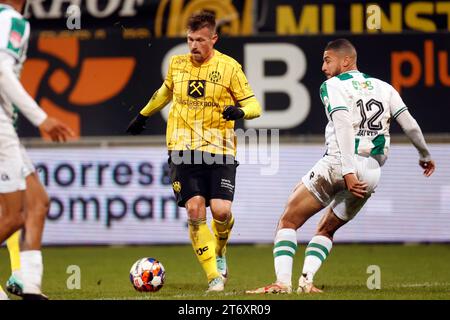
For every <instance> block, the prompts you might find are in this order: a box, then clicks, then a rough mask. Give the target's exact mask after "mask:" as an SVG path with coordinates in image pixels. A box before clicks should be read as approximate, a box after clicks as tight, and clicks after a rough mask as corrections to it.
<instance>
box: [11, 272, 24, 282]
mask: <svg viewBox="0 0 450 320" xmlns="http://www.w3.org/2000/svg"><path fill="white" fill-rule="evenodd" d="M12 275H13V276H14V278H16V280H18V281H20V282H22V283H23V278H22V272H21V271H20V269H17V270H14V271H13V272H12Z"/></svg>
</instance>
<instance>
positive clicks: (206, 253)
mask: <svg viewBox="0 0 450 320" xmlns="http://www.w3.org/2000/svg"><path fill="white" fill-rule="evenodd" d="M188 224H189V235H190V238H191V242H192V248H193V249H194V252H195V255H196V256H197V258H198V261H199V262H200V264H201V266H202V268H203V270H204V271H205V273H206V277H207V278H208V283H209V288H208V291H223V288H224V287H223V279H222V277H221V276H220V274H219V272H217V263H216V254H215V245H214V238H213V235H212V234H211V231H210V230H209V228H208V225H207V224H206V218H205V219H197V220H193V219H189V221H188Z"/></svg>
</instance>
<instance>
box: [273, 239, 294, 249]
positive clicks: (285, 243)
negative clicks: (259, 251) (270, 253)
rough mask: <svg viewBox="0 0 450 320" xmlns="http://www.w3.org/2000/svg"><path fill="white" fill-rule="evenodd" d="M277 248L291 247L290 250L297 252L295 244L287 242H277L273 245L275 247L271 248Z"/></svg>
mask: <svg viewBox="0 0 450 320" xmlns="http://www.w3.org/2000/svg"><path fill="white" fill-rule="evenodd" d="M279 247H291V248H292V249H294V250H297V244H296V243H294V242H292V241H287V240H283V241H278V242H277V243H275V246H274V247H273V248H274V249H275V248H279Z"/></svg>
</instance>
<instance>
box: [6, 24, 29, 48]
mask: <svg viewBox="0 0 450 320" xmlns="http://www.w3.org/2000/svg"><path fill="white" fill-rule="evenodd" d="M26 26H27V21H26V20H25V19H19V18H12V19H11V31H10V33H9V41H8V49H9V50H11V51H12V52H14V53H16V54H19V52H20V50H21V47H20V45H19V46H18V47H16V46H15V45H14V44H13V43H12V42H11V37H12V36H13V33H17V34H19V35H20V39H22V38H23V35H24V34H25V28H26ZM17 40H19V39H17Z"/></svg>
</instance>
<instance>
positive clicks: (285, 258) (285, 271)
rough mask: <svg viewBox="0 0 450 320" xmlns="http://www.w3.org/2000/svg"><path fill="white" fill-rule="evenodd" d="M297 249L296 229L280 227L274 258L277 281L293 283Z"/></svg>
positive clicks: (276, 238)
mask: <svg viewBox="0 0 450 320" xmlns="http://www.w3.org/2000/svg"><path fill="white" fill-rule="evenodd" d="M296 250H297V233H296V232H295V230H294V229H280V230H278V232H277V235H276V236H275V241H274V246H273V258H274V264H275V274H276V276H277V283H282V284H284V285H287V286H291V285H292V264H293V262H294V256H295V251H296Z"/></svg>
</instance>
